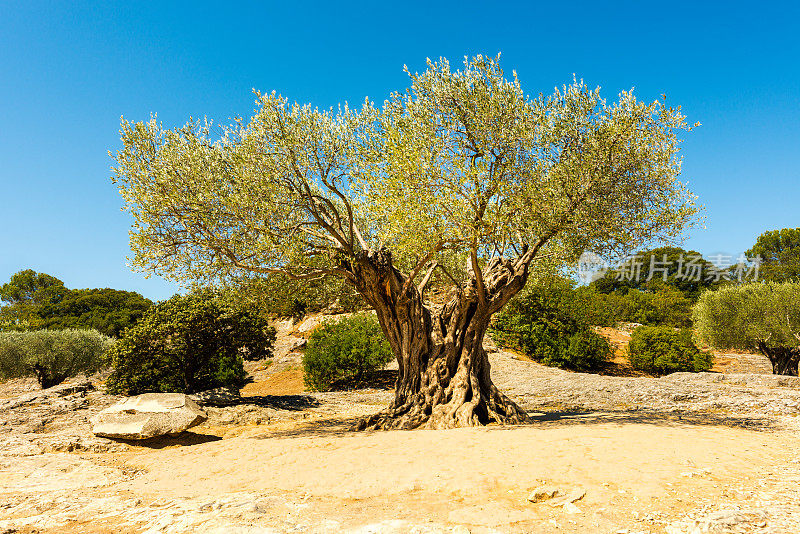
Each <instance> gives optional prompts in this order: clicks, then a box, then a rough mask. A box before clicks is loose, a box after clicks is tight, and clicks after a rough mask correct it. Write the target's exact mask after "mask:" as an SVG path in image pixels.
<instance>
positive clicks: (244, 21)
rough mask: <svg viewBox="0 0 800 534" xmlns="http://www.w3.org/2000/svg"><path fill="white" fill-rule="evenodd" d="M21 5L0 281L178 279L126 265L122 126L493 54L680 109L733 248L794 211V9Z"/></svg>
mask: <svg viewBox="0 0 800 534" xmlns="http://www.w3.org/2000/svg"><path fill="white" fill-rule="evenodd" d="M287 4H288V3H282V4H277V3H275V4H270V3H269V2H247V3H236V2H213V3H211V2H200V1H193V2H126V3H117V2H97V3H94V4H91V3H86V2H79V1H72V2H39V1H35V0H26V1H23V2H16V1H8V0H0V283H1V282H2V281H6V280H8V278H9V277H10V276H11V274H13V273H14V272H16V271H19V270H21V269H24V268H32V269H35V270H37V271H41V272H46V273H49V274H52V275H54V276H57V277H59V278H61V279H62V280H64V282H65V283H66V284H67V286H68V287H73V288H82V287H112V288H117V289H128V290H135V291H139V292H141V293H143V294H144V295H145V296H147V297H150V298H153V299H161V298H165V297H167V296H169V295H171V294H172V293H173V292H175V291H176V290H177V286H175V285H173V284H170V283H167V282H165V281H162V280H158V279H153V278H151V279H149V280H145V279H144V277H143V276H142V275H140V274H138V273H132V272H131V271H130V270H129V269H128V267H127V265H126V255H127V254H128V253H129V249H128V235H127V232H128V228H129V227H130V223H131V220H130V218H129V216H128V215H127V214H125V213H122V212H121V211H120V207H121V205H122V201H121V198H120V196H119V194H118V193H117V191H116V189H115V187H114V186H113V185H112V184H111V182H110V180H109V177H110V175H111V171H110V165H111V160H110V158H109V157H108V155H107V152H108V151H109V150H111V151H115V150H116V149H117V148H118V147H119V136H118V126H119V118H120V116H121V115H124V116H125V117H126V118H129V119H136V120H140V119H146V118H148V117H149V114H150V113H151V112H156V113H158V115H159V117H160V118H161V119H162V120H163V121H164V122H165V124H167V125H178V124H182V123H183V122H185V120H186V119H187V118H188V117H189V116H190V115H191V116H195V117H202V116H204V115H205V116H208V117H209V118H212V119H214V120H216V121H220V120H221V121H227V119H228V118H230V117H233V116H236V115H243V116H248V115H249V114H250V112H251V111H252V109H253V107H254V104H253V96H252V94H251V90H252V89H253V88H256V89H259V90H262V91H270V90H272V89H276V90H277V91H279V92H280V93H283V94H284V95H285V96H287V97H289V98H290V99H294V100H298V101H300V102H312V103H313V104H315V105H318V106H321V107H328V106H332V105H336V104H337V103H339V102H342V101H345V100H347V101H350V102H361V101H362V100H363V98H364V97H365V96H369V97H370V98H371V99H374V100H376V101H379V102H380V101H382V100H383V98H384V97H385V96H386V95H387V94H388V93H389V92H390V91H392V90H399V89H403V88H404V87H405V86H406V85H407V79H406V77H405V75H404V74H403V71H402V69H403V64H408V65H409V67H410V68H411V69H412V70H421V69H423V68H424V64H425V58H426V57H431V58H438V57H439V56H445V57H448V58H449V59H450V60H451V61H453V62H456V61H459V60H460V58H462V57H463V56H464V55H474V54H476V53H486V54H495V53H497V52H502V54H503V60H504V66H505V67H506V69H507V70H511V69H516V70H517V72H518V73H519V76H520V78H521V80H522V82H523V84H524V87H525V89H526V91H528V92H529V93H532V94H535V93H538V92H540V91H544V92H548V91H551V90H552V89H553V87H554V86H556V85H561V84H563V83H565V82H569V81H570V80H571V78H572V75H573V73H575V74H577V76H578V77H582V78H584V79H585V80H586V81H587V83H589V84H590V85H600V86H601V87H602V88H603V92H604V95H605V96H606V97H608V98H609V99H611V98H613V97H614V95H616V94H617V93H618V92H619V91H620V90H622V89H628V88H630V87H635V88H636V92H637V94H638V96H639V97H641V98H645V99H655V98H658V97H659V95H660V94H661V93H666V94H667V98H668V102H669V103H671V104H673V105H682V106H683V110H684V112H685V113H686V114H687V115H688V118H689V120H690V122H694V121H700V122H701V123H702V124H703V126H702V127H701V128H699V129H697V130H695V131H694V132H692V133H690V134H687V136H686V141H685V143H684V152H683V155H684V167H683V172H684V176H683V177H684V179H685V180H688V181H689V183H690V186H691V188H692V189H693V190H694V192H695V193H697V194H698V195H699V197H700V201H701V202H702V203H703V204H704V205H705V207H706V217H707V229H706V230H702V231H695V232H694V233H693V234H692V237H691V239H690V240H689V241H688V242H687V246H688V247H690V248H694V249H696V250H699V251H700V252H702V253H703V254H706V255H710V254H714V253H718V252H726V253H730V254H738V253H739V252H741V251H743V250H744V249H746V248H749V247H750V245H752V243H753V242H754V240H755V238H756V236H757V235H758V234H760V233H761V232H763V231H764V230H769V229H776V228H784V227H798V226H800V216H798V214H799V213H800V211H798V206H800V187H799V186H798V178H800V40H798V35H800V7H798V6H797V4H795V3H789V2H786V3H770V2H761V3H757V4H754V3H752V2H746V3H745V2H738V3H737V2H719V3H704V2H687V3H682V4H678V3H675V2H658V3H648V4H647V5H645V3H638V2H629V3H604V2H586V3H581V2H561V3H559V2H546V3H545V2H542V3H537V2H519V3H513V2H486V3H470V2H453V3H444V2H431V1H426V2H420V3H414V2H383V3H374V4H368V3H363V4H356V3H347V2H330V1H328V2H319V3H315V2H296V3H294V5H293V6H292V7H288V5H287Z"/></svg>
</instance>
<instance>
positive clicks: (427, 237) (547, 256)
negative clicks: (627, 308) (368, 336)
mask: <svg viewBox="0 0 800 534" xmlns="http://www.w3.org/2000/svg"><path fill="white" fill-rule="evenodd" d="M409 76H410V87H409V88H408V89H407V90H406V91H404V92H399V93H394V94H392V95H390V97H389V98H388V99H387V100H386V101H385V102H384V103H383V105H382V106H376V105H374V104H373V103H371V102H369V101H366V102H365V103H364V104H363V106H361V107H360V108H358V109H353V108H351V107H348V106H346V105H345V106H342V107H340V108H339V109H338V110H328V111H320V110H318V109H315V108H313V107H312V106H310V105H300V104H291V103H290V102H289V101H288V100H287V99H285V98H283V97H281V96H279V95H276V94H275V93H272V94H258V96H257V109H256V110H255V112H254V115H253V117H252V118H251V119H250V120H249V121H244V120H237V121H234V123H233V124H231V125H230V126H227V127H224V128H221V129H219V131H215V129H214V128H212V127H211V126H210V125H209V124H208V123H207V122H197V121H190V122H189V123H188V124H186V125H185V126H183V127H181V128H176V129H165V128H163V127H162V126H161V125H160V124H159V123H158V122H157V121H156V120H155V118H151V120H149V121H147V122H135V123H133V122H128V121H125V120H123V121H122V127H121V134H122V142H123V148H122V149H121V150H120V151H119V152H118V153H117V154H116V156H115V161H116V164H115V167H114V172H115V177H114V180H115V182H116V183H117V184H118V185H119V188H120V191H121V193H122V195H123V197H124V198H125V201H126V205H127V209H128V210H130V212H131V213H132V214H133V216H134V218H135V224H134V226H133V229H132V231H131V245H132V249H133V251H134V253H135V255H134V258H133V260H134V263H135V264H136V265H137V266H138V267H139V268H141V269H143V270H145V271H147V272H151V273H157V274H160V275H163V276H166V277H170V278H173V279H177V280H192V281H197V280H201V281H215V280H220V279H225V278H227V277H233V276H237V275H241V273H243V272H254V273H265V274H267V275H269V274H270V273H285V274H288V275H289V276H292V277H297V278H308V277H317V276H339V277H342V278H344V279H345V280H347V281H348V282H349V283H350V284H352V285H353V287H354V288H355V289H356V290H357V291H358V292H359V293H360V294H361V295H362V296H363V298H364V299H365V301H366V302H367V303H368V304H369V305H370V306H372V307H374V308H375V310H376V311H377V316H378V320H379V321H380V324H381V327H382V329H383V332H384V334H385V335H386V338H387V339H388V341H389V344H390V345H391V348H392V351H393V352H394V354H395V356H396V357H397V360H398V363H399V376H398V379H397V383H396V389H395V399H394V401H393V402H392V404H391V405H390V406H389V407H388V408H387V409H386V410H384V411H382V412H380V413H378V414H376V415H373V416H371V417H369V418H366V419H365V420H363V421H362V422H361V424H360V427H361V428H415V427H419V426H421V425H427V426H428V427H431V428H450V427H457V426H473V425H480V424H486V423H487V422H490V421H495V422H498V423H519V422H524V421H526V420H527V419H528V416H527V414H526V413H525V412H524V411H523V410H522V409H520V408H519V407H518V406H517V405H516V404H515V403H514V402H513V401H511V400H510V399H509V398H508V397H506V396H505V395H504V394H503V393H501V392H500V391H499V390H498V389H497V388H496V387H495V385H494V384H493V383H492V380H491V377H490V373H489V360H488V358H487V355H486V353H485V352H484V349H483V347H482V342H483V338H484V335H485V332H486V330H487V327H488V326H489V321H490V318H491V317H492V314H494V313H496V312H497V311H498V310H500V309H501V308H502V307H503V306H504V305H505V304H506V303H507V302H508V301H509V299H511V298H512V297H513V296H514V295H516V294H517V293H518V292H519V291H520V290H521V289H522V288H523V287H524V286H525V283H526V281H527V280H528V278H529V275H530V273H531V272H532V271H535V270H536V269H540V268H542V266H543V265H549V266H553V265H556V266H558V265H563V264H564V263H566V262H570V261H574V260H575V259H576V258H577V257H578V255H580V253H581V252H582V251H584V250H589V249H591V250H594V251H597V252H600V253H608V252H612V251H619V250H628V249H630V248H631V247H635V246H637V245H640V244H642V243H645V242H648V241H651V240H653V239H656V238H661V239H670V238H675V237H677V236H679V235H680V234H681V232H682V231H683V230H684V229H685V228H686V226H687V225H688V224H690V221H691V220H692V219H693V215H694V214H695V212H696V208H695V205H694V196H693V195H691V194H690V193H689V192H688V191H687V189H686V188H685V187H684V185H683V184H682V183H681V182H679V181H678V179H677V177H678V175H679V174H680V159H679V157H678V155H677V154H678V149H679V146H678V145H679V140H678V137H677V134H678V133H679V131H681V130H687V129H689V127H688V126H687V124H686V122H685V119H684V117H683V115H682V114H681V113H680V111H679V110H676V109H670V108H667V107H665V106H664V105H663V104H662V103H661V102H653V103H643V102H640V101H638V100H637V99H636V98H635V97H634V96H633V94H631V93H629V92H623V93H621V94H620V95H619V99H618V100H617V101H616V102H614V103H607V102H606V101H605V100H604V99H602V98H601V97H600V94H599V91H598V90H596V89H595V90H592V89H589V88H588V87H587V86H586V85H584V84H583V82H577V81H576V82H574V83H572V84H570V85H567V86H564V87H563V88H562V89H558V90H556V91H555V92H554V93H553V94H552V95H550V96H541V95H540V96H539V97H536V98H532V97H529V96H528V95H526V94H525V93H524V91H523V89H522V87H521V85H520V83H519V81H518V79H517V76H516V73H514V74H513V75H512V76H511V77H509V78H507V77H505V75H504V73H503V71H502V69H501V68H500V65H499V57H498V58H486V57H481V56H478V57H476V58H474V59H472V60H465V62H464V67H463V69H461V70H452V69H451V67H450V65H449V63H448V62H447V61H446V60H440V61H439V62H431V61H429V62H428V68H427V70H426V71H425V72H423V73H411V72H409ZM434 276H438V277H441V279H444V280H448V281H449V283H450V284H451V285H452V293H451V297H450V298H449V301H448V302H447V303H446V304H445V305H443V306H441V307H434V306H428V305H426V303H425V300H424V299H423V295H424V291H425V288H426V286H427V285H428V284H429V283H430V281H431V279H432V277H434Z"/></svg>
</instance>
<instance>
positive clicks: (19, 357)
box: [0, 329, 114, 389]
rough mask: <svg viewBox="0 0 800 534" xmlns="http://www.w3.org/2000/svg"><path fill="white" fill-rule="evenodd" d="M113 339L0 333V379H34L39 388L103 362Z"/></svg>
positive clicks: (89, 333)
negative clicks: (29, 377)
mask: <svg viewBox="0 0 800 534" xmlns="http://www.w3.org/2000/svg"><path fill="white" fill-rule="evenodd" d="M113 345H114V340H112V339H111V338H109V337H107V336H104V335H103V334H101V333H99V332H97V331H95V330H75V329H67V330H58V331H54V330H35V331H32V332H3V333H0V378H18V377H25V376H35V377H36V380H38V381H39V385H40V386H41V387H42V388H43V389H46V388H49V387H53V386H55V385H57V384H60V383H61V382H63V381H64V380H66V379H67V378H69V377H71V376H75V375H77V374H80V373H84V374H91V373H94V372H95V371H97V370H99V369H100V368H101V367H102V366H103V363H104V360H103V355H104V353H105V352H106V351H107V350H108V349H109V348H110V347H112V346H113Z"/></svg>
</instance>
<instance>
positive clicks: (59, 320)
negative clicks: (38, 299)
mask: <svg viewBox="0 0 800 534" xmlns="http://www.w3.org/2000/svg"><path fill="white" fill-rule="evenodd" d="M152 305H153V301H151V300H150V299H147V298H145V297H143V296H142V295H140V294H139V293H136V292H134V291H120V290H118V289H109V288H105V289H71V290H68V291H67V293H66V294H65V295H64V297H63V298H62V299H61V300H60V301H59V302H57V303H48V304H45V305H42V306H41V307H39V308H38V310H37V311H36V315H37V316H38V317H39V318H40V319H41V320H40V321H39V323H38V325H39V326H40V327H41V328H54V329H61V328H93V329H95V330H97V331H99V332H101V333H103V334H105V335H107V336H112V337H119V336H120V334H122V332H123V330H125V329H126V328H128V327H130V326H132V325H134V324H135V323H136V322H137V321H139V320H140V319H141V318H142V316H143V315H144V313H145V311H147V309H148V308H150V306H152Z"/></svg>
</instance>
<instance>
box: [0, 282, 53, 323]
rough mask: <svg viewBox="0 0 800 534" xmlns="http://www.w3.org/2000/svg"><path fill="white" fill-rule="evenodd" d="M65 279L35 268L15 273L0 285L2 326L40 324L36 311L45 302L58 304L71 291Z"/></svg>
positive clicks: (0, 320) (0, 321)
mask: <svg viewBox="0 0 800 534" xmlns="http://www.w3.org/2000/svg"><path fill="white" fill-rule="evenodd" d="M67 291H68V290H67V288H66V287H64V282H62V281H61V280H59V279H58V278H56V277H54V276H50V275H49V274H45V273H37V272H36V271H34V270H33V269H25V270H22V271H19V272H18V273H15V274H13V275H12V276H11V280H10V281H8V282H6V283H5V284H3V285H2V286H0V301H2V302H3V303H4V305H3V306H2V307H0V330H26V329H31V328H33V329H35V328H36V327H38V326H39V317H38V315H37V314H36V311H37V310H38V309H39V308H40V307H41V306H43V305H47V304H56V303H58V302H60V301H61V299H63V298H64V295H66V294H67Z"/></svg>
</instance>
